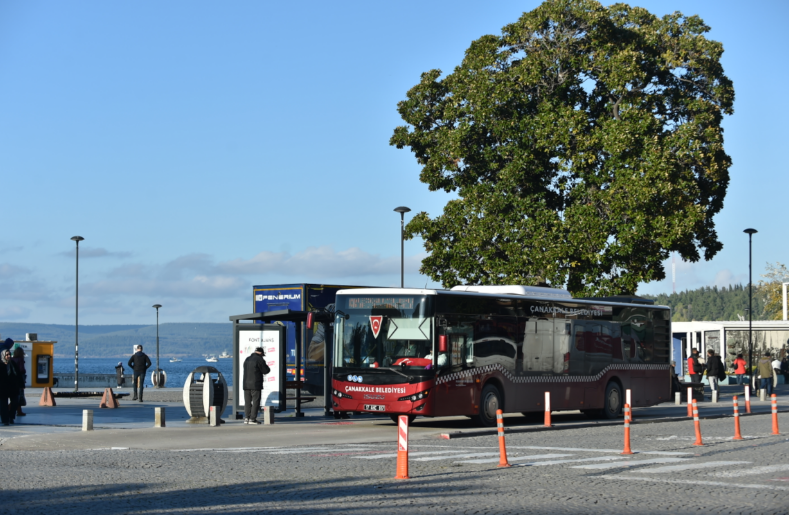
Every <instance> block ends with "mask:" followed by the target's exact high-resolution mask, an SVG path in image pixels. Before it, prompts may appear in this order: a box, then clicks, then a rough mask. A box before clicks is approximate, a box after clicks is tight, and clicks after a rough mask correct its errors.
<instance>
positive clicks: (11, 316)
mask: <svg viewBox="0 0 789 515" xmlns="http://www.w3.org/2000/svg"><path fill="white" fill-rule="evenodd" d="M29 315H30V310H29V309H27V308H23V307H19V306H8V307H0V320H22V319H24V318H27V317H28V316H29Z"/></svg>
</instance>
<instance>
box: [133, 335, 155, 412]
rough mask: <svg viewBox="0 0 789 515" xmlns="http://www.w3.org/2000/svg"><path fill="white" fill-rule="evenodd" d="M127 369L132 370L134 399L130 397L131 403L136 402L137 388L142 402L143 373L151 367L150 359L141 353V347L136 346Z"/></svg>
mask: <svg viewBox="0 0 789 515" xmlns="http://www.w3.org/2000/svg"><path fill="white" fill-rule="evenodd" d="M128 365H129V367H130V368H131V369H132V370H134V382H133V383H132V388H134V397H132V400H133V401H136V400H137V389H138V387H139V390H140V402H142V388H143V385H144V384H145V372H147V371H148V369H149V368H150V367H151V358H149V357H148V355H147V354H145V353H144V352H143V351H142V345H138V346H137V352H135V353H134V355H133V356H132V357H131V358H129V363H128Z"/></svg>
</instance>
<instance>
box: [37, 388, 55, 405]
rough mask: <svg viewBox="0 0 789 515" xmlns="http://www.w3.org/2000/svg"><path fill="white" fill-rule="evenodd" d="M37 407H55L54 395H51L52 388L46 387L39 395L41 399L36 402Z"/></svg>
mask: <svg viewBox="0 0 789 515" xmlns="http://www.w3.org/2000/svg"><path fill="white" fill-rule="evenodd" d="M38 405H39V406H57V403H56V402H55V394H53V393H52V388H50V387H48V386H47V387H46V388H44V391H43V392H42V393H41V398H40V399H39V400H38Z"/></svg>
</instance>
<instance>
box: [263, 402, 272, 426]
mask: <svg viewBox="0 0 789 515" xmlns="http://www.w3.org/2000/svg"><path fill="white" fill-rule="evenodd" d="M273 423H274V410H273V409H271V406H266V407H265V408H263V425H266V426H269V425H271V424H273Z"/></svg>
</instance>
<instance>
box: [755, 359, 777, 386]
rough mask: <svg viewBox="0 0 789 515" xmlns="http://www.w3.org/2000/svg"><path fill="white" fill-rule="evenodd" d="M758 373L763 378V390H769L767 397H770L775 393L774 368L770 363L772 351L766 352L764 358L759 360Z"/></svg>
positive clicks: (757, 364)
mask: <svg viewBox="0 0 789 515" xmlns="http://www.w3.org/2000/svg"><path fill="white" fill-rule="evenodd" d="M756 371H757V372H758V373H759V376H761V378H762V385H761V388H762V389H763V390H767V396H768V397H769V396H770V395H772V393H773V366H772V363H771V362H770V351H767V352H765V353H764V356H762V357H761V358H759V361H758V362H757V363H756Z"/></svg>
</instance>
